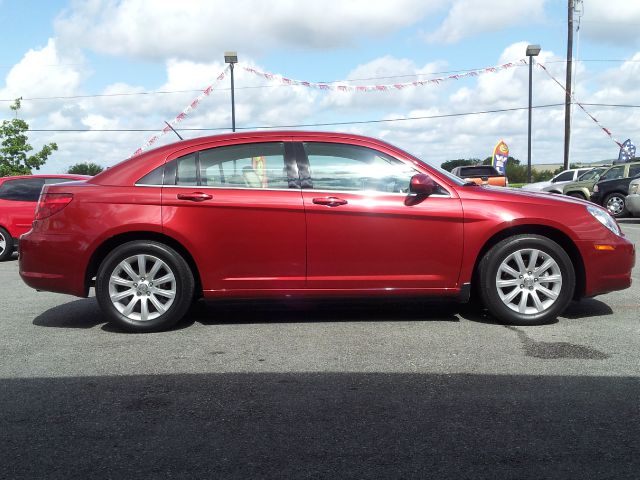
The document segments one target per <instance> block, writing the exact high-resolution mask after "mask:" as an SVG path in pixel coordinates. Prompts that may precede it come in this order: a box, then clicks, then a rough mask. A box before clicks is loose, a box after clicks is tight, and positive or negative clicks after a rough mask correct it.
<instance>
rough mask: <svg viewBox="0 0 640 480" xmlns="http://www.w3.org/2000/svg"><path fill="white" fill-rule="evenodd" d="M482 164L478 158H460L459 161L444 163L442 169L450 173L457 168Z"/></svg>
mask: <svg viewBox="0 0 640 480" xmlns="http://www.w3.org/2000/svg"><path fill="white" fill-rule="evenodd" d="M478 163H480V160H479V159H477V158H469V159H466V158H458V159H457V160H447V161H446V162H442V165H441V167H442V168H443V169H444V170H446V171H448V172H450V171H451V170H453V169H454V168H456V167H466V166H467V165H477V164H478Z"/></svg>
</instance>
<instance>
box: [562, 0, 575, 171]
mask: <svg viewBox="0 0 640 480" xmlns="http://www.w3.org/2000/svg"><path fill="white" fill-rule="evenodd" d="M567 3H568V12H567V22H568V24H567V80H566V82H565V90H566V92H565V97H564V98H565V99H564V169H565V170H566V169H568V168H569V144H570V142H571V89H572V87H571V70H572V67H573V7H574V4H573V3H574V0H567Z"/></svg>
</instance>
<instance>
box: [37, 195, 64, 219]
mask: <svg viewBox="0 0 640 480" xmlns="http://www.w3.org/2000/svg"><path fill="white" fill-rule="evenodd" d="M71 200H73V194H72V193H43V194H41V195H40V200H38V207H37V208H36V217H35V219H36V220H42V219H43V218H47V217H50V216H51V215H54V214H56V213H58V212H59V211H60V210H62V209H63V208H64V207H66V206H67V205H69V203H71Z"/></svg>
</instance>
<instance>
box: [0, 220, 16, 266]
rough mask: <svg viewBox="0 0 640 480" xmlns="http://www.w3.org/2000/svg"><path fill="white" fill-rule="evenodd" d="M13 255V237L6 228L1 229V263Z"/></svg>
mask: <svg viewBox="0 0 640 480" xmlns="http://www.w3.org/2000/svg"><path fill="white" fill-rule="evenodd" d="M12 254H13V237H11V234H10V233H9V232H7V231H6V230H5V229H4V228H2V227H0V262H1V261H3V260H6V259H7V258H9V257H10V256H11V255H12Z"/></svg>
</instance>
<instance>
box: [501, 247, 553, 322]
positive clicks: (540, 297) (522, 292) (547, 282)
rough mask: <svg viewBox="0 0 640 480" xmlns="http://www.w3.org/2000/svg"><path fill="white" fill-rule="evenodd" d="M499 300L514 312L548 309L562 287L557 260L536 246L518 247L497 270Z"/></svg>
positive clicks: (530, 313) (526, 313)
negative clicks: (520, 248) (519, 248)
mask: <svg viewBox="0 0 640 480" xmlns="http://www.w3.org/2000/svg"><path fill="white" fill-rule="evenodd" d="M496 289H497V291H498V295H499V297H500V300H502V302H503V303H504V304H505V305H506V306H507V307H508V308H510V309H511V310H513V311H514V312H518V313H520V314H525V315H534V314H539V313H541V312H544V311H546V310H548V309H549V308H550V307H551V306H552V305H553V304H554V303H555V301H556V300H557V298H558V296H559V295H560V291H561V289H562V272H561V270H560V266H559V265H558V263H557V262H556V261H555V260H554V259H553V258H552V257H551V256H550V255H548V254H547V253H545V252H543V251H542V250H538V249H536V248H527V249H522V250H517V251H515V252H513V253H512V254H510V255H509V256H508V257H506V258H505V259H504V260H503V261H502V263H501V264H500V266H499V267H498V272H497V274H496Z"/></svg>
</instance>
